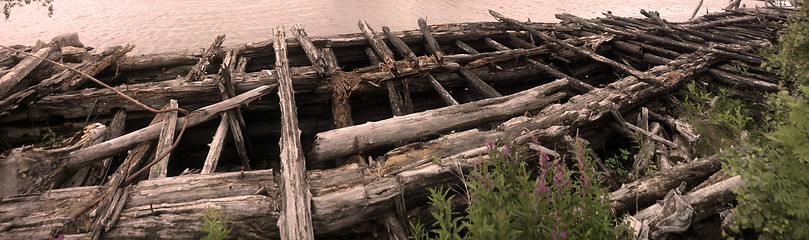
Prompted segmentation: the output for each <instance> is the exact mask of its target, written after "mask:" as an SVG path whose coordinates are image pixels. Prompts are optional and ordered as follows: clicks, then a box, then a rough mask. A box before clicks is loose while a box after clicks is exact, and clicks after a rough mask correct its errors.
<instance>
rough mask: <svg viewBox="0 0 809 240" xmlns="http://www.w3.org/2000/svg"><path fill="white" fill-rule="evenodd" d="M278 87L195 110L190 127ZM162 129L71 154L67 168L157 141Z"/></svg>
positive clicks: (150, 128) (154, 128)
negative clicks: (147, 142) (150, 141)
mask: <svg viewBox="0 0 809 240" xmlns="http://www.w3.org/2000/svg"><path fill="white" fill-rule="evenodd" d="M276 86H277V85H276V84H273V85H265V86H261V87H257V88H255V89H253V90H250V91H248V92H245V93H242V94H240V95H238V96H236V97H234V98H231V99H228V100H225V101H221V102H218V103H215V104H212V105H208V106H206V107H204V108H200V109H197V110H194V111H192V112H191V113H190V114H189V118H188V127H192V126H195V125H199V124H200V123H203V122H205V121H208V120H210V119H212V118H214V117H216V116H218V115H219V113H222V112H224V111H227V110H229V109H231V108H234V107H238V106H241V105H245V104H248V103H250V102H252V101H254V100H256V99H258V98H260V97H261V96H264V95H267V94H268V93H270V92H271V91H272V90H273V89H275V87H276ZM185 119H186V118H185V117H182V118H180V119H178V120H177V125H178V128H179V127H182V124H183V121H185ZM161 128H162V126H157V125H152V126H148V127H145V128H141V129H140V130H137V131H134V132H131V133H129V134H126V135H124V136H121V137H118V138H114V139H111V140H108V141H106V142H103V143H100V144H97V145H94V146H92V147H89V148H86V149H81V150H78V151H73V152H71V153H70V154H68V155H67V157H66V159H65V161H66V162H67V167H68V168H78V167H81V166H84V165H86V164H89V163H93V162H95V161H97V160H98V159H101V158H104V157H109V156H112V155H114V154H116V153H118V152H120V151H123V150H126V149H128V148H129V147H131V146H134V145H135V144H138V143H141V142H145V141H149V140H152V139H155V138H157V137H158V135H159V134H160V130H161Z"/></svg>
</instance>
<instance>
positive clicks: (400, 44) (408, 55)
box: [382, 26, 418, 61]
mask: <svg viewBox="0 0 809 240" xmlns="http://www.w3.org/2000/svg"><path fill="white" fill-rule="evenodd" d="M382 32H383V33H385V36H386V37H387V38H388V41H390V43H391V44H393V46H394V47H395V49H396V51H397V52H398V53H399V55H402V56H404V58H405V59H407V60H410V61H417V59H418V57H416V53H414V52H413V50H412V49H410V47H408V46H407V44H406V43H405V42H404V41H402V38H400V37H399V36H398V35H396V34H395V33H393V32H391V31H390V28H389V27H387V26H383V27H382Z"/></svg>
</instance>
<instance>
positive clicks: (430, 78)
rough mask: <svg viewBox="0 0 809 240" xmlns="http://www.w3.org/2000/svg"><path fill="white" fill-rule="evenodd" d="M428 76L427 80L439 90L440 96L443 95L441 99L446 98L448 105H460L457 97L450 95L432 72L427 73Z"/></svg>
mask: <svg viewBox="0 0 809 240" xmlns="http://www.w3.org/2000/svg"><path fill="white" fill-rule="evenodd" d="M426 78H427V81H428V82H430V85H432V86H433V89H435V91H436V92H438V96H441V99H442V100H444V102H445V103H447V105H450V106H452V105H458V101H456V100H455V98H453V97H452V95H450V94H449V92H447V90H446V89H444V87H443V86H441V83H440V82H438V80H436V79H435V77H433V75H432V74H427V76H426Z"/></svg>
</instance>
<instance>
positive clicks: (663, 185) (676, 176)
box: [610, 155, 722, 215]
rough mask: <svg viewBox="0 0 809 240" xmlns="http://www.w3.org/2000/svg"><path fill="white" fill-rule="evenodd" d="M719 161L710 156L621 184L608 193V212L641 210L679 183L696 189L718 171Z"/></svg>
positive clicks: (717, 158)
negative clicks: (610, 207)
mask: <svg viewBox="0 0 809 240" xmlns="http://www.w3.org/2000/svg"><path fill="white" fill-rule="evenodd" d="M721 162H722V160H721V158H719V156H717V155H714V156H711V157H707V158H702V159H698V160H695V161H692V162H689V163H684V164H679V165H676V166H674V167H672V168H670V169H667V170H662V171H658V172H656V173H653V174H651V175H648V176H646V177H643V178H641V179H639V180H637V181H635V182H632V183H629V184H625V185H624V186H623V187H621V189H618V190H616V191H613V192H611V193H610V202H611V205H612V209H613V210H615V212H616V214H618V215H623V214H624V213H632V212H635V211H637V210H639V209H641V208H645V207H646V206H649V205H651V204H653V203H654V202H655V201H657V200H659V199H661V198H663V196H665V195H666V194H667V193H668V191H669V190H670V189H673V188H675V187H677V186H679V185H680V183H681V182H686V184H687V185H688V186H692V187H693V186H696V185H697V184H699V183H700V182H702V180H705V179H706V178H708V177H709V176H711V174H714V173H715V172H716V171H719V169H721V168H722V163H721Z"/></svg>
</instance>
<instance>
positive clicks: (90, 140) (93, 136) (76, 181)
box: [51, 123, 108, 187]
mask: <svg viewBox="0 0 809 240" xmlns="http://www.w3.org/2000/svg"><path fill="white" fill-rule="evenodd" d="M107 130H108V129H107V127H106V126H104V125H101V124H99V123H94V124H92V125H90V126H87V127H85V128H84V134H85V136H87V140H85V141H84V143H82V144H81V148H87V147H90V146H93V145H96V144H98V143H101V142H103V141H104V140H105V139H106V136H105V135H107ZM100 165H101V163H95V164H93V165H91V166H86V167H83V168H81V169H79V170H78V171H75V173H72V174H73V176H72V177H70V179H69V180H67V182H65V183H64V184H62V186H63V187H78V186H86V185H88V184H86V183H87V179H88V177H89V175H90V171H91V170H92V169H93V168H97V167H100ZM69 173H70V172H69ZM56 179H57V178H53V179H51V181H54V180H56ZM57 184H58V182H57Z"/></svg>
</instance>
